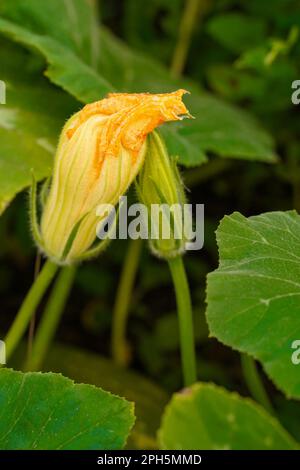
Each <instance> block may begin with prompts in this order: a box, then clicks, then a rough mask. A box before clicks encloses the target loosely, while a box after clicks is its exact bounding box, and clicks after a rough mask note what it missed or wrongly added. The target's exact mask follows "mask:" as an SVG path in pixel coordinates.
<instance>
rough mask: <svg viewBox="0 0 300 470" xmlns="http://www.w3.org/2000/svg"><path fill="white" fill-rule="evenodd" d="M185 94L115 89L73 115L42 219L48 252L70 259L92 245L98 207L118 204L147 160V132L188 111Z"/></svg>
mask: <svg viewBox="0 0 300 470" xmlns="http://www.w3.org/2000/svg"><path fill="white" fill-rule="evenodd" d="M184 93H185V90H178V91H176V92H173V93H165V94H160V95H152V94H148V93H141V94H127V93H111V94H109V95H108V97H107V98H105V99H103V100H101V101H98V102H96V103H92V104H89V105H86V106H85V107H84V108H83V109H82V110H81V111H80V112H78V113H77V114H75V115H74V116H72V117H71V118H70V119H69V121H68V122H67V123H66V125H65V126H64V128H63V130H62V133H61V136H60V140H59V144H58V148H57V153H56V156H55V163H54V172H53V177H52V183H51V187H50V190H49V195H48V197H47V199H46V202H45V206H44V209H43V213H42V218H41V230H40V232H41V233H40V237H39V244H40V245H41V249H42V250H43V251H44V252H45V254H46V255H47V256H48V257H50V258H52V259H53V260H54V261H56V262H57V263H60V264H62V263H71V262H74V261H76V260H80V258H81V257H82V255H84V253H86V252H87V250H89V249H90V248H91V246H92V245H93V243H94V242H95V240H96V227H97V224H98V222H99V220H101V214H99V213H97V215H96V207H97V206H98V205H100V204H103V205H104V204H112V205H116V204H117V202H118V200H119V197H120V196H121V195H122V194H124V193H125V192H126V190H127V189H128V187H129V186H130V184H131V183H132V181H133V179H134V178H135V176H136V175H137V173H138V171H139V170H140V168H141V166H142V164H143V161H144V157H145V150H146V137H147V135H148V134H149V133H150V132H152V131H153V129H155V128H156V127H157V126H159V125H160V124H162V123H163V122H165V121H173V120H178V119H181V115H183V114H186V113H187V109H186V107H185V105H184V104H183V102H182V95H183V94H184ZM105 215H107V214H103V215H102V217H104V216H105Z"/></svg>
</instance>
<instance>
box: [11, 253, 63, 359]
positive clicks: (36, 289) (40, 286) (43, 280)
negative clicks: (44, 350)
mask: <svg viewBox="0 0 300 470" xmlns="http://www.w3.org/2000/svg"><path fill="white" fill-rule="evenodd" d="M57 269H58V266H57V265H56V264H54V263H52V262H51V261H49V260H48V261H46V263H45V264H44V266H43V268H42V270H41V272H40V274H39V275H38V277H37V278H36V280H35V281H34V283H33V284H32V286H31V288H30V289H29V291H28V293H27V295H26V297H25V299H24V301H23V303H22V306H21V308H20V310H19V312H18V313H17V316H16V318H15V320H14V322H13V324H12V326H11V328H10V329H9V331H8V333H7V336H6V338H5V344H6V358H7V359H9V358H10V356H11V355H12V353H13V352H14V350H15V348H16V346H17V345H18V343H19V341H20V340H21V338H22V336H23V335H24V333H25V331H26V328H27V327H28V324H29V322H30V319H31V317H32V316H33V315H34V313H35V309H36V308H37V306H38V304H39V302H40V300H41V298H42V297H43V295H44V293H45V291H46V289H47V287H48V286H49V284H50V282H51V281H52V279H53V277H54V275H55V273H56V271H57Z"/></svg>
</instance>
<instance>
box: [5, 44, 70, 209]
mask: <svg viewBox="0 0 300 470" xmlns="http://www.w3.org/2000/svg"><path fill="white" fill-rule="evenodd" d="M0 62H1V77H0V78H1V80H4V82H5V84H6V95H7V96H6V101H7V104H5V105H0V213H2V212H3V210H4V209H5V207H6V206H7V205H8V204H9V202H10V201H11V199H12V198H13V197H14V196H15V194H16V193H17V192H19V191H21V190H22V189H24V188H25V187H27V186H29V185H30V184H31V179H32V175H31V169H33V172H34V176H35V178H36V180H40V179H42V178H44V177H46V176H48V175H49V174H50V173H51V168H52V160H53V154H54V152H55V147H56V141H57V139H58V135H59V131H60V128H61V127H62V125H63V124H64V120H65V118H66V116H67V115H68V114H71V113H73V112H74V110H75V109H76V107H77V106H78V105H77V104H76V101H75V100H74V99H73V98H72V97H70V96H68V95H67V94H65V93H63V92H62V91H60V90H59V89H55V88H54V87H52V86H50V85H49V83H48V81H47V80H46V79H45V78H42V77H39V76H38V75H37V74H36V68H37V67H38V66H39V64H38V62H36V60H34V58H32V57H31V56H30V55H28V53H25V52H24V51H23V50H21V49H20V48H17V47H16V46H14V45H13V44H12V43H10V42H8V41H4V40H1V41H0ZM20 71H22V73H20Z"/></svg>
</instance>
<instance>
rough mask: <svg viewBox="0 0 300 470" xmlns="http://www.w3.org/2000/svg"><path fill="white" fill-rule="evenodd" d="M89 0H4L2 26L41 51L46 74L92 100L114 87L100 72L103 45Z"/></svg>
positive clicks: (0, 11) (77, 94)
mask: <svg viewBox="0 0 300 470" xmlns="http://www.w3.org/2000/svg"><path fill="white" fill-rule="evenodd" d="M91 5H92V3H91V2H89V3H88V2H87V0H75V1H73V0H65V1H64V2H61V1H60V0H52V1H51V2H47V3H45V2H40V1H39V0H28V1H27V2H26V4H25V3H24V2H23V1H22V0H9V1H7V0H3V1H2V2H1V5H0V16H1V18H0V30H1V31H2V33H3V34H4V35H6V36H9V37H10V39H12V40H14V41H16V42H19V43H21V44H23V45H25V46H27V47H30V48H33V49H35V50H36V51H38V52H39V53H41V54H42V55H43V56H44V57H45V59H46V61H47V62H48V69H47V71H46V75H47V76H48V77H49V78H50V79H51V80H52V81H53V82H54V83H55V84H57V85H60V86H61V87H62V88H64V89H65V90H67V91H70V92H71V93H72V94H73V95H74V96H75V97H76V98H77V99H79V100H81V101H83V102H88V101H93V100H94V99H95V98H93V97H95V95H97V99H99V98H100V97H101V96H103V95H104V94H106V93H107V92H109V91H112V87H111V84H109V83H108V82H107V81H106V80H105V79H104V78H103V77H102V76H101V75H100V74H98V73H97V71H96V69H97V65H98V51H99V47H100V43H99V37H98V30H97V27H96V18H95V12H94V9H93V8H92V6H91Z"/></svg>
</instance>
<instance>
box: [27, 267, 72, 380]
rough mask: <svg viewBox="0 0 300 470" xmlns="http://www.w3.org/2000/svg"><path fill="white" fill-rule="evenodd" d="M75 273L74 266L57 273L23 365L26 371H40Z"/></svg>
mask: <svg viewBox="0 0 300 470" xmlns="http://www.w3.org/2000/svg"><path fill="white" fill-rule="evenodd" d="M75 273H76V267H75V266H67V267H64V268H62V270H61V272H60V273H59V276H58V278H57V280H56V282H55V284H54V287H53V289H52V292H51V294H50V298H49V300H48V303H47V305H46V308H45V311H44V313H43V316H42V319H41V321H40V324H39V326H38V329H37V332H36V335H35V338H34V341H33V345H32V352H31V355H30V357H29V358H28V360H27V362H26V365H25V369H26V370H30V371H36V370H40V369H41V367H42V364H43V361H44V359H45V356H46V354H47V351H48V349H49V345H50V344H51V341H52V340H53V337H54V335H55V332H56V329H57V326H58V324H59V320H60V318H61V315H62V313H63V311H64V308H65V305H66V302H67V299H68V296H69V294H70V291H71V288H72V285H73V281H74V277H75Z"/></svg>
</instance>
